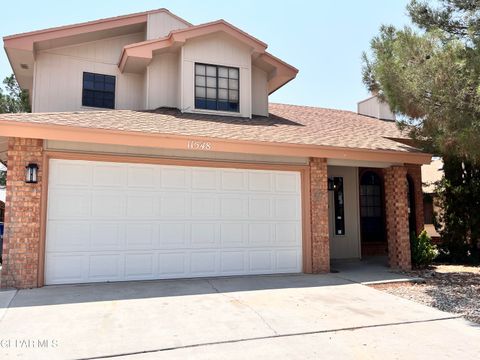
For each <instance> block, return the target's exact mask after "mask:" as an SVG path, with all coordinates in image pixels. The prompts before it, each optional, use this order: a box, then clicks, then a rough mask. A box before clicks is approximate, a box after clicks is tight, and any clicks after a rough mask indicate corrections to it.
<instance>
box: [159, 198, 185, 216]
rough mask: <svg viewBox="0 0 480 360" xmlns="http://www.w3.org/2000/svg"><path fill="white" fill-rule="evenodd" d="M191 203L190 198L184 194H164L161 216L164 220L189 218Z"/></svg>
mask: <svg viewBox="0 0 480 360" xmlns="http://www.w3.org/2000/svg"><path fill="white" fill-rule="evenodd" d="M190 202H191V198H190V196H187V195H185V194H183V193H173V194H172V193H170V194H163V195H162V197H161V199H160V215H161V217H162V218H165V217H167V218H186V217H189V216H191V214H190V213H189V211H188V209H189V208H190Z"/></svg>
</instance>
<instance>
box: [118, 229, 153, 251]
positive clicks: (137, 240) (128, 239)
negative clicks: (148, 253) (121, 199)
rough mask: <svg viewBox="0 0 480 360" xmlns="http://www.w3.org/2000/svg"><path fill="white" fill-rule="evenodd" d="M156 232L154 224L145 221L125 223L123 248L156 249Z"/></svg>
mask: <svg viewBox="0 0 480 360" xmlns="http://www.w3.org/2000/svg"><path fill="white" fill-rule="evenodd" d="M155 233H156V224H152V223H150V222H146V223H143V222H142V223H126V224H125V249H126V250H138V249H157V248H158V241H157V239H156V238H157V236H155Z"/></svg>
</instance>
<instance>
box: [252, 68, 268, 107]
mask: <svg viewBox="0 0 480 360" xmlns="http://www.w3.org/2000/svg"><path fill="white" fill-rule="evenodd" d="M252 114H253V115H261V116H268V77H267V73H266V72H265V71H263V70H262V69H259V68H257V67H255V66H252Z"/></svg>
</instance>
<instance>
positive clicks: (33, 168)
mask: <svg viewBox="0 0 480 360" xmlns="http://www.w3.org/2000/svg"><path fill="white" fill-rule="evenodd" d="M25 169H26V171H25V182H26V183H27V184H36V183H37V182H38V165H37V164H33V163H30V164H28V165H27V166H26V167H25Z"/></svg>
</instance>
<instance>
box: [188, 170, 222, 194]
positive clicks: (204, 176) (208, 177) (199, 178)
mask: <svg viewBox="0 0 480 360" xmlns="http://www.w3.org/2000/svg"><path fill="white" fill-rule="evenodd" d="M217 175H218V171H217V170H216V169H198V168H195V169H192V190H216V189H217V187H218V185H217V177H218V176H217Z"/></svg>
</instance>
